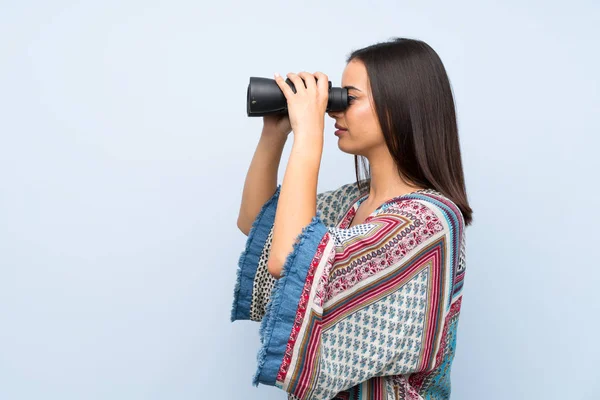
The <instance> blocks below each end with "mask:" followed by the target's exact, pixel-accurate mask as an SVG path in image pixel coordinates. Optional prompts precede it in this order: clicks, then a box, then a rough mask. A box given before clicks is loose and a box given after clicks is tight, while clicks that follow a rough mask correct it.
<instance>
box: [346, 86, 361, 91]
mask: <svg viewBox="0 0 600 400" xmlns="http://www.w3.org/2000/svg"><path fill="white" fill-rule="evenodd" d="M343 89H354V90H358V91H359V92H360V91H361V90H360V89H359V88H357V87H354V86H344V87H343Z"/></svg>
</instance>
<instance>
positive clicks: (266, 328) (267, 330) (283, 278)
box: [252, 210, 323, 387]
mask: <svg viewBox="0 0 600 400" xmlns="http://www.w3.org/2000/svg"><path fill="white" fill-rule="evenodd" d="M317 224H323V221H322V220H321V211H320V210H317V215H316V216H315V217H312V219H311V221H310V223H309V224H308V225H307V226H305V227H304V228H302V232H301V233H300V234H299V235H298V236H297V237H296V240H295V241H294V244H293V249H292V252H291V253H290V254H288V255H287V257H286V260H285V262H284V264H283V267H282V269H281V274H280V276H279V279H278V280H277V282H275V285H274V286H273V289H272V290H271V301H270V302H269V303H268V304H267V307H266V310H265V315H264V317H263V319H262V321H261V323H260V328H259V331H258V332H259V336H260V342H261V347H260V349H259V351H258V354H257V355H256V360H257V362H258V367H257V370H256V373H255V374H254V377H253V378H252V385H253V386H256V387H258V379H259V376H260V373H261V371H262V367H263V365H264V363H265V360H266V357H267V348H268V347H269V342H266V343H265V339H269V340H270V339H271V335H272V333H273V328H274V326H275V318H276V316H277V315H278V313H279V305H280V303H281V296H282V293H283V292H284V291H285V285H286V283H287V275H288V269H289V268H291V267H292V266H293V264H294V260H295V259H296V254H297V253H298V249H299V248H300V247H301V246H302V244H303V243H304V240H305V239H306V237H307V236H308V234H309V233H310V232H313V231H314V228H315V226H316V225H317ZM273 310H275V312H274V311H273ZM292 324H293V321H292ZM282 361H283V360H282ZM273 385H275V382H273Z"/></svg>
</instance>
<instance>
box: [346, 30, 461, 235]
mask: <svg viewBox="0 0 600 400" xmlns="http://www.w3.org/2000/svg"><path fill="white" fill-rule="evenodd" d="M352 60H358V61H361V62H362V63H363V64H364V65H365V67H366V70H367V75H368V78H369V84H370V86H371V92H372V95H373V101H374V104H375V112H376V114H377V118H378V119H379V123H380V126H381V129H382V132H383V137H384V138H385V142H386V144H387V147H388V149H389V151H390V154H391V155H392V157H393V158H394V161H395V163H396V166H397V168H398V173H399V175H400V177H401V179H403V180H404V181H405V182H407V183H413V184H417V185H419V186H423V187H425V188H431V189H435V190H437V191H438V192H440V193H442V194H443V195H445V196H446V197H448V198H449V199H450V200H452V201H453V202H454V203H455V204H456V205H457V206H458V208H459V209H460V211H461V213H462V215H463V218H464V221H465V225H470V224H471V222H472V218H473V217H472V215H473V210H472V209H471V207H470V206H469V202H468V200H467V193H466V189H465V180H464V174H463V168H462V160H461V153H460V143H459V138H458V126H457V122H456V112H455V106H454V98H453V95H452V88H451V85H450V80H449V79H448V75H447V74H446V69H445V68H444V65H443V64H442V60H441V59H440V57H439V56H438V55H437V53H436V52H435V51H434V50H433V49H432V48H431V47H430V46H429V45H428V44H427V43H425V42H423V41H420V40H414V39H407V38H393V39H392V40H390V41H387V42H382V43H377V44H373V45H371V46H368V47H365V48H362V49H358V50H355V51H353V52H352V53H351V54H350V56H348V59H347V60H346V62H347V63H348V62H350V61H352ZM359 157H360V158H361V160H362V164H363V168H364V169H365V170H366V177H365V179H364V180H361V179H360V177H359V164H358V158H359ZM365 161H366V158H365V157H363V156H358V155H355V156H354V166H355V170H356V181H357V185H358V188H359V191H360V192H362V193H364V192H366V191H368V190H370V188H369V187H370V182H371V172H370V168H367V167H366V164H367V163H366V162H365ZM365 184H366V187H365Z"/></svg>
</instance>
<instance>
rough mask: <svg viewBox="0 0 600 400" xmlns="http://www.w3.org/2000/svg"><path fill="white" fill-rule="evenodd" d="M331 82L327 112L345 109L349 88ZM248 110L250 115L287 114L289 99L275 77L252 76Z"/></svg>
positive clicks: (292, 85)
mask: <svg viewBox="0 0 600 400" xmlns="http://www.w3.org/2000/svg"><path fill="white" fill-rule="evenodd" d="M285 83H287V84H288V85H289V86H290V87H291V88H292V91H293V92H294V93H296V87H295V86H294V83H293V82H292V81H291V80H290V78H287V79H286V80H285ZM328 83H329V99H328V100H327V109H326V111H327V112H330V111H343V110H345V109H346V108H347V107H348V89H345V88H341V87H331V81H328ZM246 111H247V113H248V116H249V117H262V116H263V115H268V114H287V112H288V110H287V99H286V98H285V95H284V94H283V92H282V91H281V89H280V88H279V85H278V84H277V82H276V81H275V79H269V78H259V77H250V83H249V84H248V93H247V99H246Z"/></svg>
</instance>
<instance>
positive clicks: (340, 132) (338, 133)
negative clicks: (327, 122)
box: [335, 129, 348, 136]
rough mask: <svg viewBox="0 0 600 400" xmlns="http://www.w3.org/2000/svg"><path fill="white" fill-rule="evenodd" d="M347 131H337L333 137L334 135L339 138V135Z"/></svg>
mask: <svg viewBox="0 0 600 400" xmlns="http://www.w3.org/2000/svg"><path fill="white" fill-rule="evenodd" d="M347 131H348V130H347V129H338V130H337V131H335V135H336V136H339V135H341V134H342V133H344V132H347Z"/></svg>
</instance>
